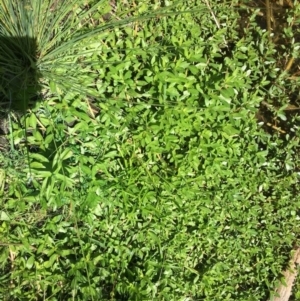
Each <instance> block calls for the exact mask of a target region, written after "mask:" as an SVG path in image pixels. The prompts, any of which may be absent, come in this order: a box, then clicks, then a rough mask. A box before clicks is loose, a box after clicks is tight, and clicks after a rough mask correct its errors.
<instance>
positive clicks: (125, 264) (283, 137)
mask: <svg viewBox="0 0 300 301" xmlns="http://www.w3.org/2000/svg"><path fill="white" fill-rule="evenodd" d="M79 2H80V1H62V2H56V1H38V0H35V1H34V0H32V1H27V2H26V3H31V5H29V4H28V5H29V6H24V7H21V8H20V10H18V9H19V7H20V4H19V2H17V1H16V2H15V1H12V2H9V1H4V0H3V1H1V2H0V4H1V5H0V17H3V16H4V15H5V6H4V5H5V4H6V5H7V6H8V7H11V12H12V14H11V15H12V16H14V14H15V15H16V20H17V22H16V23H13V24H14V25H15V27H14V28H15V29H16V30H20V28H21V29H22V30H23V29H26V28H27V29H26V30H27V31H28V30H29V34H28V35H27V33H26V31H25V32H24V33H22V36H23V37H25V40H26V37H27V36H29V37H30V38H31V40H33V41H35V48H36V49H37V56H33V57H34V59H32V61H33V62H34V66H33V67H32V66H31V67H32V68H33V71H32V70H31V69H30V70H29V69H28V68H29V67H28V68H27V67H25V70H26V72H29V73H28V74H31V75H32V73H34V78H35V82H34V84H35V85H34V89H35V90H34V92H35V93H33V94H35V95H34V97H33V94H30V95H29V96H28V95H26V97H27V98H26V97H24V89H23V88H21V89H20V90H19V91H18V92H20V91H21V96H19V97H18V98H17V97H16V98H14V99H12V98H10V99H11V101H12V102H13V101H14V100H15V99H17V103H19V101H20V100H21V103H24V99H27V102H28V103H29V102H31V103H32V104H31V106H30V107H29V110H27V112H26V113H25V114H23V115H22V116H21V117H19V118H18V117H16V118H15V119H14V115H12V116H11V123H12V128H13V131H12V132H11V134H10V135H11V138H12V139H13V141H14V148H15V150H13V149H12V150H11V151H10V152H8V153H2V154H1V162H2V169H1V171H2V172H1V173H0V183H2V185H0V189H1V192H2V196H3V199H2V209H1V213H0V220H1V224H0V233H1V236H0V237H2V238H1V239H0V242H1V248H2V249H1V253H0V263H1V284H0V295H1V298H2V299H3V300H101V301H102V300H103V301H105V300H118V301H119V300H137V301H139V300H176V301H177V300H182V301H183V300H185V301H188V300H243V301H247V300H249V301H250V300H266V299H267V298H268V297H269V292H270V291H272V290H273V289H274V285H275V279H276V278H277V277H278V275H279V274H280V271H281V269H282V267H283V265H284V264H285V263H286V262H287V260H288V257H289V251H290V250H291V248H292V246H293V244H295V243H297V239H298V238H299V229H298V228H297V227H296V225H297V222H298V220H299V209H298V208H299V205H300V200H299V196H298V195H299V194H298V192H299V188H298V186H299V185H298V181H299V151H298V144H299V127H298V126H297V120H299V117H297V116H296V115H295V116H294V117H293V118H294V121H291V124H290V125H289V130H288V131H287V130H285V131H283V130H282V131H276V130H275V133H274V134H273V135H272V134H270V133H269V132H268V131H265V130H263V129H262V128H261V127H260V125H259V124H258V123H257V119H256V113H257V111H258V107H259V105H260V104H261V102H262V101H267V100H269V98H270V97H272V99H276V107H279V108H280V109H279V110H277V111H276V112H277V113H278V116H279V118H282V119H284V118H285V112H286V111H285V109H284V105H286V104H287V103H286V101H287V99H286V95H288V92H287V91H284V90H283V88H282V87H284V86H285V84H286V83H289V84H290V88H289V90H290V91H296V88H297V85H298V83H297V82H296V81H294V82H293V81H292V80H290V79H289V75H288V74H286V73H284V72H282V71H281V70H279V68H277V65H276V62H277V52H276V51H277V50H276V48H275V46H274V45H273V44H272V42H270V41H269V39H268V34H267V33H266V32H265V31H264V30H262V29H261V28H259V27H258V26H257V24H256V22H255V20H254V17H255V15H254V14H253V15H252V17H251V18H250V23H249V24H248V28H247V29H245V31H244V32H242V33H241V32H240V31H239V29H238V22H237V20H238V19H239V14H238V10H234V9H232V7H231V6H230V5H229V4H226V3H225V4H223V2H222V1H214V6H213V11H211V9H209V8H208V7H207V5H205V4H203V5H202V4H201V5H199V4H198V5H197V6H193V5H192V3H193V2H192V1H178V2H169V1H165V2H164V3H163V4H164V5H163V4H160V2H159V1H153V3H152V4H149V3H148V2H147V1H146V2H144V1H140V2H139V3H138V4H136V5H137V6H136V7H135V6H134V2H132V3H131V2H128V4H127V6H126V12H125V8H124V7H125V5H124V6H119V7H116V15H117V16H119V17H118V18H119V19H118V18H116V17H114V16H113V15H112V16H111V19H110V20H109V21H107V20H101V16H103V15H104V14H106V13H107V12H108V11H109V6H108V5H107V3H106V2H105V3H104V1H99V3H98V1H92V2H93V3H94V4H93V5H92V4H90V2H88V1H84V2H85V3H83V2H82V3H83V4H82V5H80V4H78V5H77V3H79ZM57 3H59V4H57ZM54 4H57V5H58V7H56V8H55V9H57V11H56V13H55V14H52V10H53V9H54V8H53V5H54ZM24 10H25V11H24ZM39 10H41V11H46V14H40V11H39ZM21 12H22V13H24V15H25V16H27V17H24V19H21V20H20V19H19V16H21V15H22V13H21ZM212 13H213V14H214V15H215V16H217V18H218V23H219V26H217V25H216V21H215V20H214V18H213V17H212ZM43 15H46V18H45V19H41V17H39V16H43ZM22 16H23V15H22ZM1 20H2V19H1ZM22 20H23V21H22ZM5 22H7V23H4V21H0V24H1V28H0V34H1V36H3V37H4V38H7V34H8V29H9V28H10V27H9V26H8V25H9V24H11V22H12V20H10V19H8V18H7V19H5ZM18 22H21V24H24V26H23V27H20V26H18V25H19V23H18ZM22 22H24V23H22ZM3 24H4V25H7V26H6V27H5V26H4V25H3ZM42 24H43V25H44V26H43V27H39V26H38V25H42ZM51 25H53V26H51ZM38 28H43V30H41V31H39V30H38ZM4 29H5V30H6V31H5V30H4ZM30 30H33V31H32V32H31V31H30ZM295 34H296V33H295ZM5 35H6V36H5ZM14 35H15V33H14V32H12V36H11V37H12V38H13V37H14ZM289 38H290V39H291V40H292V39H293V37H289ZM298 46H299V45H298V44H297V42H294V44H293V45H292V47H291V48H290V49H286V52H285V54H281V55H282V56H286V57H289V56H290V55H291V53H294V55H295V53H296V52H297V51H298ZM0 50H1V52H0V63H1V65H0V67H1V70H3V69H5V68H8V67H5V66H10V65H5V64H4V62H5V60H6V58H7V57H6V56H5V55H6V54H5V52H4V48H2V47H1V49H0ZM4 54H5V55H4ZM14 55H17V56H18V58H19V57H21V58H22V55H21V56H20V54H14ZM25 57H27V56H26V55H25ZM24 60H25V59H24V58H23V59H21V61H22V62H23V61H24ZM7 61H8V63H9V64H12V60H10V59H9V58H8V59H7ZM13 61H14V60H13ZM25 61H26V60H25ZM17 65H18V64H17ZM20 66H21V68H24V67H22V66H23V65H22V64H21V65H20V64H19V65H18V67H20ZM25 66H27V65H25ZM31 67H30V68H31ZM26 68H27V69H26ZM23 70H24V69H23ZM30 72H31V73H30ZM16 74H19V71H18V72H17V73H16ZM27 78H29V76H27V77H26V76H25V79H27ZM4 79H5V78H4ZM9 83H10V82H9ZM2 86H4V87H5V89H6V90H5V89H3V91H4V92H5V93H4V92H3V95H6V97H7V91H11V90H12V89H13V88H12V87H11V86H9V84H5V83H4V84H2ZM22 87H26V88H27V87H28V85H27V84H24V85H23V86H22ZM13 91H14V90H13ZM9 95H12V94H9ZM36 100H37V101H36ZM33 101H36V102H35V103H33ZM27 102H26V105H25V106H24V107H25V108H28V104H27ZM14 120H15V121H14ZM291 120H292V118H291ZM270 129H272V127H270ZM273 129H274V128H273Z"/></svg>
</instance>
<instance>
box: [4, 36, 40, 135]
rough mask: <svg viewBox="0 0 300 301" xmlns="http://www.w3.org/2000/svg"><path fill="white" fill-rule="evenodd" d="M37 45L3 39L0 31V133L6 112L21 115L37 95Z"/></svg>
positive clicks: (20, 39)
mask: <svg viewBox="0 0 300 301" xmlns="http://www.w3.org/2000/svg"><path fill="white" fill-rule="evenodd" d="M36 54H37V44H36V40H35V39H34V38H31V37H5V36H1V32H0V113H1V116H0V118H1V119H0V122H1V124H0V125H1V127H0V132H2V133H6V132H7V129H6V128H5V126H4V125H3V123H4V121H5V119H6V118H7V114H8V112H9V111H11V110H12V111H16V112H19V113H21V114H22V113H24V112H25V111H26V110H27V109H28V108H29V106H30V105H31V104H33V103H34V101H36V100H37V96H38V94H39V93H40V90H41V88H40V86H39V84H38V82H39V78H40V74H39V73H38V71H37V67H36V63H37V56H36Z"/></svg>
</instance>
